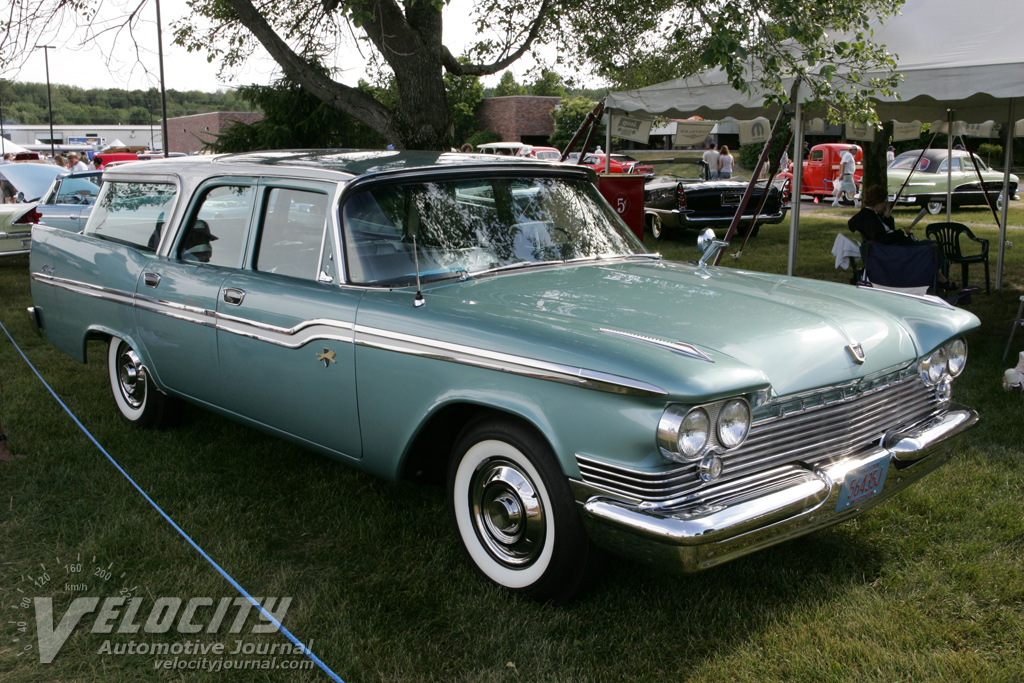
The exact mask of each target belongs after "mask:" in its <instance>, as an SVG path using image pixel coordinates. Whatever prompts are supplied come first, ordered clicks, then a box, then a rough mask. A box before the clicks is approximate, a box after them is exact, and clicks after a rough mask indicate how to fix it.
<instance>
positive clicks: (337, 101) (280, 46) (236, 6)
mask: <svg viewBox="0 0 1024 683" xmlns="http://www.w3.org/2000/svg"><path fill="white" fill-rule="evenodd" d="M226 2H227V3H228V4H229V5H230V6H231V8H232V9H233V10H234V11H235V14H237V15H238V20H239V21H240V22H241V23H242V24H243V25H244V26H245V27H246V28H247V29H249V31H251V32H252V34H253V35H254V36H255V37H256V39H257V40H259V41H260V44H261V45H263V47H264V48H265V49H266V50H267V52H269V53H270V56H271V57H272V58H273V59H274V61H275V62H277V63H278V64H279V65H280V66H281V68H282V70H284V72H285V74H286V75H287V76H288V77H289V78H290V79H292V80H293V81H295V82H296V83H300V84H301V85H302V86H303V87H304V88H306V89H307V90H309V92H311V93H312V94H314V95H315V96H316V97H318V98H320V99H321V100H323V101H324V102H327V103H329V104H330V105H331V106H332V107H334V108H335V109H338V110H339V111H343V112H345V113H346V114H348V115H349V116H353V117H355V118H357V119H359V120H360V121H363V122H364V123H366V124H367V125H368V126H370V127H371V128H372V129H373V130H375V131H377V132H378V133H380V134H381V135H383V136H385V137H388V138H390V137H392V131H391V111H390V110H389V109H388V108H387V107H385V106H384V105H382V104H381V103H380V102H378V101H377V100H375V99H373V97H371V96H370V95H368V94H367V93H364V92H363V91H361V90H359V89H358V88H353V87H350V86H347V85H344V84H343V83H338V82H337V81H334V80H332V79H330V78H328V77H327V76H325V75H324V74H322V73H321V72H319V71H317V70H316V69H314V68H311V67H310V65H309V63H308V62H307V61H306V60H305V59H303V58H302V57H300V56H299V55H298V54H296V53H295V51H294V50H292V49H291V47H289V45H288V44H287V43H286V42H285V41H284V40H282V39H281V37H280V36H278V35H277V33H276V32H275V31H274V29H273V28H271V26H270V24H268V23H267V21H266V19H264V18H263V15H262V14H260V12H259V11H258V10H257V9H256V8H255V7H254V6H253V4H252V2H250V0H226Z"/></svg>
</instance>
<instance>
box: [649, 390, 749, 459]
mask: <svg viewBox="0 0 1024 683" xmlns="http://www.w3.org/2000/svg"><path fill="white" fill-rule="evenodd" d="M738 404H742V408H741V409H740V412H741V414H742V415H745V417H746V424H745V425H744V426H743V428H742V429H741V432H742V436H740V437H739V438H738V439H736V438H735V437H731V438H730V437H725V438H723V436H722V434H723V431H722V430H723V428H724V427H725V426H724V425H723V422H722V421H723V419H729V420H735V418H736V415H735V413H734V412H733V411H735V410H736V409H737V407H738ZM726 406H729V407H730V412H729V415H731V417H726V418H723V415H722V413H723V410H724V409H725V408H726ZM701 415H703V416H704V417H705V418H706V420H707V422H706V432H704V438H703V442H702V443H701V445H700V448H699V449H693V448H690V449H684V447H683V444H682V443H680V442H681V438H682V436H683V434H684V425H686V424H688V423H687V419H688V418H690V416H694V417H693V418H691V422H690V423H689V424H691V425H692V424H693V420H700V417H699V416H701ZM752 425H753V410H752V408H751V406H750V401H749V400H748V399H747V398H746V397H745V396H734V397H730V398H727V399H723V400H720V401H714V402H711V403H697V404H680V403H674V404H671V405H669V406H668V407H666V408H665V410H664V412H663V413H662V416H661V420H660V421H659V422H658V430H657V446H658V451H659V453H660V454H661V456H662V457H663V458H665V459H666V460H669V461H671V462H679V463H684V464H699V463H700V462H701V461H702V460H704V459H705V458H706V457H707V456H708V455H713V454H718V453H724V452H727V451H732V450H735V449H737V448H739V447H740V446H742V445H743V443H744V442H745V441H746V440H747V437H748V436H749V435H750V429H751V426H752ZM725 428H731V427H725ZM727 444H729V445H727Z"/></svg>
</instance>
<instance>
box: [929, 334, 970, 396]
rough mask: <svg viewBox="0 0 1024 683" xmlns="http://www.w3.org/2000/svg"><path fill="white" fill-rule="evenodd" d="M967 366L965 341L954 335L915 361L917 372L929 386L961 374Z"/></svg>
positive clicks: (937, 384) (935, 385) (934, 385)
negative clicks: (953, 337)
mask: <svg viewBox="0 0 1024 683" xmlns="http://www.w3.org/2000/svg"><path fill="white" fill-rule="evenodd" d="M966 367H967V341H966V340H964V338H963V337H956V338H955V339H951V340H949V341H947V342H945V343H943V344H941V345H940V346H937V347H936V348H934V349H932V350H931V352H929V353H927V354H925V355H924V356H923V357H921V358H920V359H919V360H918V361H917V373H918V376H919V377H920V378H921V381H922V382H924V384H925V385H927V386H929V387H937V386H939V385H940V384H941V383H942V382H943V381H944V380H946V379H954V378H956V377H959V376H960V375H961V374H963V371H964V368H966Z"/></svg>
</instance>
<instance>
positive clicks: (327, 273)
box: [217, 180, 362, 458]
mask: <svg viewBox="0 0 1024 683" xmlns="http://www.w3.org/2000/svg"><path fill="white" fill-rule="evenodd" d="M334 190H335V186H334V185H333V184H318V183H312V182H305V181H295V180H264V181H261V184H260V187H259V198H258V201H257V211H256V216H257V219H256V221H255V229H254V230H253V234H252V235H251V238H250V247H249V249H250V251H249V257H248V260H247V263H246V267H244V268H242V269H240V270H238V271H236V272H233V273H231V274H230V275H229V276H228V278H227V279H226V280H225V281H224V282H223V284H222V287H221V292H220V297H219V298H218V300H217V325H218V329H217V336H218V347H219V350H220V363H221V373H220V378H221V379H220V382H221V386H222V388H223V390H224V392H225V396H224V398H223V405H224V407H225V408H228V409H230V410H231V411H232V412H234V413H236V414H238V415H241V416H244V417H246V418H248V419H249V420H252V421H254V422H256V423H258V424H259V425H261V426H264V427H269V428H271V429H273V430H276V431H279V432H281V433H284V434H287V435H290V436H292V437H294V438H297V439H300V440H302V441H303V442H305V443H306V444H309V445H313V446H316V447H318V448H320V449H323V450H327V451H329V452H331V453H333V454H337V455H344V456H348V457H352V458H359V457H360V456H361V451H362V449H361V445H360V435H359V422H358V414H357V411H356V392H355V361H354V358H355V353H354V347H353V335H354V323H355V316H356V308H357V306H358V304H359V300H360V297H361V296H362V291H361V290H358V289H352V288H345V287H340V286H339V283H338V273H337V271H336V269H335V267H334V264H335V263H336V261H335V254H336V253H338V252H336V250H335V234H336V232H335V230H336V228H335V223H334V221H332V220H331V214H332V210H331V208H330V207H332V206H333V201H334Z"/></svg>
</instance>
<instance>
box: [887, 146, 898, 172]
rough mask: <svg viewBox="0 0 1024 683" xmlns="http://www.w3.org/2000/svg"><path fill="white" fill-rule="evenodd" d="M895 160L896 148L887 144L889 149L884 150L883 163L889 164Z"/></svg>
mask: <svg viewBox="0 0 1024 683" xmlns="http://www.w3.org/2000/svg"><path fill="white" fill-rule="evenodd" d="M894 161H896V148H895V147H893V146H892V145H889V149H887V150H885V165H886V167H888V166H889V164H891V163H892V162H894Z"/></svg>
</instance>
